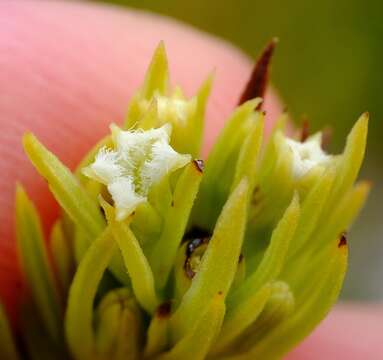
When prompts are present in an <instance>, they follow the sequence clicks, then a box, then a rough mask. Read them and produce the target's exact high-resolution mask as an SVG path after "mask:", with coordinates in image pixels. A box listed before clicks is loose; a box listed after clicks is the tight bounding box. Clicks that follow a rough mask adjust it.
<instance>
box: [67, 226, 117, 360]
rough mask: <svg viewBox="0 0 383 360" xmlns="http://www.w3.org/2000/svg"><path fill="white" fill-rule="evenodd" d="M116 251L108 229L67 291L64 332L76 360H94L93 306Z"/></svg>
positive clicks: (81, 263)
mask: <svg viewBox="0 0 383 360" xmlns="http://www.w3.org/2000/svg"><path fill="white" fill-rule="evenodd" d="M115 247H116V244H115V241H114V239H113V237H112V235H111V231H110V228H109V227H107V228H106V229H105V230H104V231H103V232H102V234H101V235H100V236H99V237H98V238H97V239H96V240H95V241H93V243H92V244H91V246H90V247H89V249H88V250H87V252H86V253H85V256H84V257H83V259H82V260H81V262H80V264H79V267H78V268H77V271H76V274H75V276H74V279H73V282H72V285H71V287H70V289H69V296H68V305H67V311H66V316H65V332H66V339H67V342H68V346H69V349H70V351H71V353H72V355H73V356H74V357H75V358H76V359H92V358H94V357H95V352H96V345H95V334H94V330H93V302H94V297H95V295H96V291H97V288H98V285H99V283H100V281H101V278H102V275H103V273H104V271H105V269H106V268H107V266H108V264H109V262H110V260H111V258H112V255H113V252H114V249H115Z"/></svg>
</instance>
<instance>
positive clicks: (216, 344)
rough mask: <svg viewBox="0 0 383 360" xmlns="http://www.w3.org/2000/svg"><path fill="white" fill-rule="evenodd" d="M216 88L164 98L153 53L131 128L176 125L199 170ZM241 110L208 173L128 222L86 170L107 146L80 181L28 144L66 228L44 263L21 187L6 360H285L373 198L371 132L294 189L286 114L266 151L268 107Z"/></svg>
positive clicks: (2, 347)
mask: <svg viewBox="0 0 383 360" xmlns="http://www.w3.org/2000/svg"><path fill="white" fill-rule="evenodd" d="M256 75H259V74H256ZM261 80H262V81H264V79H261ZM258 85H259V84H258ZM210 86H211V79H210V78H209V79H208V80H207V81H206V82H205V83H204V84H203V85H202V87H201V89H200V91H199V92H198V94H197V95H196V96H195V97H193V98H192V99H186V98H185V97H184V95H183V94H182V92H181V90H180V89H175V90H174V91H173V92H172V93H171V94H170V92H169V85H168V68H167V60H166V54H165V51H164V47H163V45H160V46H159V47H158V49H157V51H156V52H155V54H154V57H153V60H152V63H151V65H150V67H149V70H148V73H147V75H146V79H145V82H144V85H143V87H142V88H141V89H140V90H139V91H138V92H137V93H136V95H135V96H134V97H133V98H132V100H131V103H130V106H129V111H128V115H127V120H126V123H125V128H126V129H141V130H149V129H152V128H157V127H160V126H162V125H163V124H165V123H170V124H171V126H172V129H173V132H172V135H171V138H170V144H171V146H172V147H173V148H174V149H175V150H176V151H177V152H180V153H187V154H191V155H192V156H193V158H198V156H199V155H200V148H201V143H202V136H203V119H204V110H205V105H206V100H207V97H208V94H209V89H210ZM261 87H264V86H261ZM247 90H248V89H247ZM242 100H243V103H242V104H241V105H240V106H239V107H238V108H237V109H236V110H235V111H234V113H233V114H232V115H231V117H230V118H229V119H228V120H227V122H226V124H225V126H224V128H223V130H222V131H221V134H220V135H219V137H218V139H217V141H216V143H215V145H214V146H213V149H212V151H211V152H210V154H209V156H208V159H207V161H206V166H205V168H204V169H203V166H202V165H203V164H202V161H200V160H192V161H190V162H189V163H188V164H186V165H185V166H184V167H183V168H182V169H179V170H177V171H174V172H169V173H168V174H167V175H165V176H164V177H163V178H162V179H161V181H159V182H157V183H156V184H154V185H153V186H152V187H151V189H150V190H149V193H148V196H147V201H145V202H143V203H141V204H140V205H139V206H137V208H136V209H135V211H134V212H133V213H132V214H131V215H130V216H129V217H128V218H126V219H124V220H123V221H119V220H118V219H117V218H116V216H115V208H114V206H113V201H112V199H111V197H110V194H109V193H108V191H107V188H106V187H105V185H103V184H100V183H99V182H97V181H95V180H94V179H91V178H88V177H86V176H84V175H83V173H82V172H81V170H82V169H83V168H84V167H86V166H88V165H89V164H91V163H92V162H93V161H94V159H95V156H96V154H97V152H98V151H99V150H100V149H101V148H102V147H103V146H108V147H111V148H112V147H113V141H112V137H111V136H107V137H106V138H104V139H102V140H101V141H100V143H99V144H97V145H96V147H95V148H94V149H93V150H91V151H90V152H89V154H88V155H87V156H86V157H85V158H84V159H83V161H82V162H81V163H80V165H79V167H78V169H77V170H76V171H75V172H74V173H72V172H70V170H68V168H66V167H65V166H64V165H63V164H62V163H61V162H60V161H59V160H58V159H57V158H56V157H55V156H54V155H53V154H52V153H51V152H49V150H47V149H46V148H45V147H44V146H43V145H42V144H41V143H40V142H39V141H38V140H37V139H36V138H35V137H34V136H33V135H32V134H26V135H25V137H24V139H23V144H24V148H25V151H26V153H27V155H28V156H29V158H30V159H31V161H32V163H33V164H34V166H35V167H36V169H37V170H38V172H39V173H40V174H41V175H42V176H43V177H44V178H45V179H46V180H47V182H48V184H49V188H50V190H51V192H52V193H53V195H54V196H55V198H56V200H57V201H58V203H59V204H60V206H61V208H62V217H61V218H60V219H59V220H57V222H56V223H55V224H54V226H53V229H52V232H51V239H50V241H48V242H47V244H48V246H49V249H47V248H46V245H45V244H46V242H45V240H44V239H43V235H42V230H41V225H40V220H39V217H38V214H37V212H36V210H35V208H34V206H33V204H32V203H31V201H30V200H29V199H28V197H27V195H26V193H25V191H24V190H23V189H22V187H21V186H20V185H19V186H18V188H17V192H16V222H17V238H18V251H19V256H20V262H21V264H22V267H23V270H24V274H25V277H26V280H27V283H28V287H29V289H30V295H31V296H30V301H28V302H27V303H25V304H24V305H23V308H22V310H21V311H22V316H20V318H21V322H20V327H19V332H18V334H17V336H16V337H15V336H14V335H13V334H12V332H11V330H10V328H9V326H8V323H7V320H6V317H5V314H4V313H3V311H0V353H1V355H2V358H6V359H18V358H19V356H21V355H26V357H27V358H31V359H51V358H55V359H60V358H63V359H66V358H75V359H79V360H82V359H83V360H87V359H158V360H172V359H174V360H177V359H190V360H191V359H193V360H195V359H205V358H209V359H227V360H229V359H233V360H240V359H254V358H260V359H277V358H280V357H281V356H283V355H284V354H285V353H286V352H287V351H288V350H290V349H291V348H292V347H293V346H295V345H296V344H297V343H298V342H299V341H301V340H302V339H303V338H304V337H305V336H307V335H308V334H309V333H310V332H311V331H312V329H313V328H314V327H315V326H316V325H317V324H318V323H319V322H320V320H321V319H322V318H323V317H324V316H325V315H326V313H327V312H328V311H329V309H330V308H331V306H332V305H333V303H334V302H335V301H336V299H337V296H338V294H339V291H340V288H341V285H342V282H343V277H344V274H345V271H346V266H347V244H346V240H345V233H344V232H345V231H346V230H347V229H348V228H349V226H350V224H351V223H352V221H353V219H354V218H355V216H356V215H357V213H358V211H359V210H360V208H361V207H362V205H363V203H364V201H365V198H366V196H367V193H368V189H369V185H368V184H367V183H365V182H361V183H358V184H356V185H354V182H355V179H356V177H357V174H358V171H359V168H360V165H361V162H362V159H363V156H364V149H365V142H366V134H367V122H368V118H367V115H366V114H364V115H362V116H361V118H360V119H359V120H358V122H357V123H356V125H355V126H354V128H353V129H352V130H351V132H350V135H349V136H348V139H347V143H346V146H345V149H344V151H343V153H342V154H340V155H337V156H331V157H330V156H329V158H330V159H329V161H328V162H326V163H325V164H322V163H320V164H319V163H318V164H316V165H315V164H314V166H312V167H311V168H310V169H309V171H307V172H306V173H305V174H302V176H299V177H297V176H296V174H294V171H293V169H294V161H296V159H295V158H294V156H293V152H292V150H291V148H290V147H289V142H288V141H287V139H288V138H287V137H286V135H285V134H284V132H285V130H284V125H285V123H286V115H282V117H281V119H280V120H279V121H278V122H277V124H276V126H275V129H274V131H273V134H272V135H271V137H270V139H269V141H268V142H267V144H265V145H264V146H262V142H263V122H264V113H263V112H262V111H260V110H259V109H260V103H261V99H259V98H256V99H253V100H247V99H246V98H244V99H242ZM304 142H305V139H303V143H304ZM49 252H50V253H51V255H52V263H53V265H51V262H50V260H49V256H48V253H49ZM14 339H16V341H15V340H14Z"/></svg>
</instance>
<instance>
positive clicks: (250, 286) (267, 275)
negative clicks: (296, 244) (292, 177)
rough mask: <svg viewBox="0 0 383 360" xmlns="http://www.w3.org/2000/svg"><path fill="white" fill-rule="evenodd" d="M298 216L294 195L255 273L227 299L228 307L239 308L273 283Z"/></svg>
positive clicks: (281, 265) (283, 260)
mask: <svg viewBox="0 0 383 360" xmlns="http://www.w3.org/2000/svg"><path fill="white" fill-rule="evenodd" d="M299 214H300V206H299V199H298V195H297V194H295V195H294V197H293V200H292V201H291V204H290V205H289V207H288V208H287V210H286V211H285V214H284V215H283V217H282V219H281V220H280V221H279V223H278V225H277V227H276V228H275V230H274V231H273V233H272V236H271V240H270V245H269V246H268V248H267V250H266V252H265V254H264V256H263V259H262V261H261V263H260V264H259V266H258V268H257V269H256V271H254V272H253V273H252V274H251V275H249V276H248V278H247V279H246V281H245V282H244V283H243V284H242V285H241V286H240V287H239V288H238V289H237V290H236V291H235V292H234V293H233V294H232V295H231V296H230V297H229V299H228V307H229V308H230V309H231V308H232V307H233V308H234V307H236V306H239V305H240V304H242V303H243V301H245V300H246V299H247V297H248V296H250V295H251V294H255V293H256V292H257V291H258V290H259V289H260V288H261V287H262V286H263V285H264V284H266V283H268V282H270V281H273V280H275V279H276V277H277V276H278V275H279V273H280V271H281V270H282V267H283V265H284V262H285V258H286V255H287V250H288V246H289V243H290V241H291V239H292V238H293V236H294V234H295V229H296V227H297V224H298V220H299Z"/></svg>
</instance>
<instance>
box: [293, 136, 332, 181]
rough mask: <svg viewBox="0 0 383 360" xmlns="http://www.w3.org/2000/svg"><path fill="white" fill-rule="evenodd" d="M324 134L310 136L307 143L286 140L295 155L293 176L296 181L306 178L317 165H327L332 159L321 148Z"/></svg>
mask: <svg viewBox="0 0 383 360" xmlns="http://www.w3.org/2000/svg"><path fill="white" fill-rule="evenodd" d="M321 142H322V134H321V133H317V134H314V135H312V136H310V137H309V138H308V139H307V140H306V141H304V142H299V141H296V140H293V139H289V138H286V143H287V145H288V146H289V148H290V150H291V152H292V154H293V174H294V178H295V179H299V178H301V177H302V176H304V175H305V174H306V173H307V172H308V171H310V170H311V169H312V168H314V167H315V166H317V165H326V164H328V162H329V161H330V160H331V159H332V156H331V155H327V154H326V153H325V152H324V151H323V150H322V147H321Z"/></svg>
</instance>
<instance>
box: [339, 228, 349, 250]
mask: <svg viewBox="0 0 383 360" xmlns="http://www.w3.org/2000/svg"><path fill="white" fill-rule="evenodd" d="M346 236H347V234H346V232H343V233H342V234H341V235H340V238H339V242H338V248H341V247H343V246H346V245H347V237H346Z"/></svg>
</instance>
